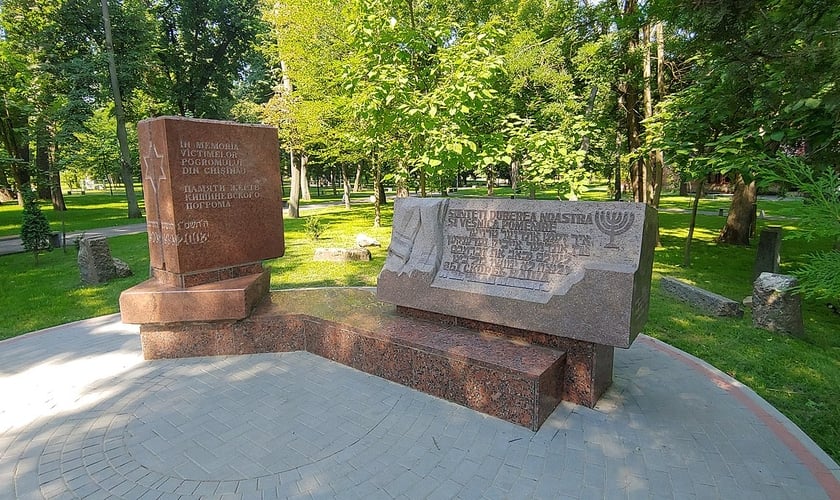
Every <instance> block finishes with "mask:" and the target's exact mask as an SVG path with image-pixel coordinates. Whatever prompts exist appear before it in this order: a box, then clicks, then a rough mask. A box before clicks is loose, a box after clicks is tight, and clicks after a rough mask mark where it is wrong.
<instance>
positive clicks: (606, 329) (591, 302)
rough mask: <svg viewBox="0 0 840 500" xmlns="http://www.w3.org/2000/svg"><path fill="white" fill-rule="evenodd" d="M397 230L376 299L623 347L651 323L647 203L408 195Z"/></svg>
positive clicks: (651, 231)
mask: <svg viewBox="0 0 840 500" xmlns="http://www.w3.org/2000/svg"><path fill="white" fill-rule="evenodd" d="M393 227H394V229H393V234H392V239H391V246H390V247H389V251H388V258H387V260H386V262H385V267H384V268H383V270H382V272H381V273H380V275H379V281H378V284H377V297H378V298H379V299H380V300H382V301H385V302H389V303H393V304H396V305H397V306H402V307H405V308H411V309H416V310H421V311H428V312H433V313H437V314H442V315H447V316H452V317H456V318H464V319H469V320H475V321H480V322H482V323H486V324H493V325H501V326H506V327H511V328H516V329H520V330H524V331H530V332H537V333H543V334H547V335H552V336H557V337H563V338H568V339H576V340H581V341H585V342H591V343H595V344H601V345H607V346H615V347H624V348H626V347H629V346H630V344H631V343H632V342H633V339H635V338H636V336H637V335H638V334H639V332H640V331H641V329H642V326H643V325H644V323H645V321H646V320H647V311H648V301H649V297H650V277H651V270H652V266H653V250H654V245H655V241H656V229H657V218H656V213H655V211H654V210H653V209H652V208H650V207H647V206H646V205H644V204H640V203H621V202H616V203H600V202H562V201H531V200H508V199H502V200H496V199H439V198H438V199H416V198H404V199H398V200H397V201H396V202H395V206H394V224H393Z"/></svg>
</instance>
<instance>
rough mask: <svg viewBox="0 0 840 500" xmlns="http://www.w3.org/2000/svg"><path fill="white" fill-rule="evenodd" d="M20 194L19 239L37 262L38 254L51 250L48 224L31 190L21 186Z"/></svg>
mask: <svg viewBox="0 0 840 500" xmlns="http://www.w3.org/2000/svg"><path fill="white" fill-rule="evenodd" d="M21 193H22V194H23V223H22V224H21V228H20V239H21V241H22V242H23V248H24V249H25V250H26V251H27V252H32V253H33V255H34V256H35V261H36V262H37V261H38V254H40V253H41V252H44V251H49V250H52V244H51V243H50V234H51V231H50V223H49V222H48V221H47V217H46V216H45V215H44V213H43V212H41V207H40V206H39V205H38V201H37V200H36V199H35V193H34V192H33V191H32V188H30V187H29V186H23V188H22V189H21Z"/></svg>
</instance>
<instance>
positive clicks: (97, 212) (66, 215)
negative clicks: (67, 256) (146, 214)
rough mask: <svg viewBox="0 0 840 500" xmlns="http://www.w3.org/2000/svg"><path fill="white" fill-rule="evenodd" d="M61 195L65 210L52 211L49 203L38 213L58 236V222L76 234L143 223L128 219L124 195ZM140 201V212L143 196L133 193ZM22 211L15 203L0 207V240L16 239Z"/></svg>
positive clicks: (140, 193) (95, 193) (7, 203)
mask: <svg viewBox="0 0 840 500" xmlns="http://www.w3.org/2000/svg"><path fill="white" fill-rule="evenodd" d="M76 193H77V194H72V195H68V194H66V193H65V195H64V203H65V204H66V205H67V210H65V211H64V212H59V211H56V210H53V208H52V204H50V203H49V202H42V203H41V211H42V212H44V215H46V216H47V220H49V221H50V229H52V230H53V231H56V232H61V230H62V229H61V228H62V221H63V222H64V231H65V232H68V233H71V232H79V231H85V230H88V229H96V228H100V227H113V226H121V225H123V224H133V223H138V222H143V219H129V218H128V202H126V201H125V192H123V191H120V192H117V191H114V195H113V196H111V195H110V194H109V193H108V192H107V191H106V192H101V191H88V192H87V193H86V194H78V192H76ZM135 193H136V194H137V196H138V197H139V198H140V210H141V211H142V210H143V194H142V192H141V191H140V190H139V189H137V190H136V191H135ZM22 218H23V209H22V208H21V207H19V206H18V205H17V203H15V202H6V203H3V204H0V237H4V236H18V235H20V225H21V221H22Z"/></svg>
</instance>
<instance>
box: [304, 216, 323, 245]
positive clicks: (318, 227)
mask: <svg viewBox="0 0 840 500" xmlns="http://www.w3.org/2000/svg"><path fill="white" fill-rule="evenodd" d="M325 229H326V227H325V225H324V223H323V222H321V219H320V218H318V217H316V216H314V215H313V216H310V217H307V218H306V222H305V223H304V224H303V230H304V232H306V235H307V236H309V238H310V239H311V240H313V241H314V240H317V239H318V238H320V237H321V235H322V234H323V233H324V230H325Z"/></svg>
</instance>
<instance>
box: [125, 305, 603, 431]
mask: <svg viewBox="0 0 840 500" xmlns="http://www.w3.org/2000/svg"><path fill="white" fill-rule="evenodd" d="M417 313H418V314H414V311H410V310H405V309H404V308H399V309H398V308H396V307H395V306H393V305H391V304H386V303H383V302H379V301H377V300H376V298H375V296H374V295H373V294H372V293H370V292H369V291H367V290H363V289H318V290H288V291H282V292H273V293H271V294H270V295H269V298H268V299H267V300H265V301H263V302H262V303H260V304H259V305H258V306H257V307H256V308H255V310H254V312H253V313H252V314H251V315H250V316H249V317H247V318H244V319H240V320H219V321H189V322H187V321H185V322H177V323H168V324H148V323H147V324H143V325H142V326H141V327H140V336H141V342H142V345H143V355H144V357H145V358H146V359H157V358H180V357H191V356H212V355H234V354H251V353H263V352H289V351H300V350H304V351H308V352H311V353H313V354H317V355H319V356H323V357H325V358H327V359H331V360H333V361H336V362H338V363H342V364H344V365H347V366H351V367H353V368H356V369H358V370H361V371H364V372H367V373H370V374H372V375H376V376H379V377H382V378H386V379H388V380H391V381H394V382H397V383H399V384H402V385H405V386H408V387H412V388H414V389H417V390H419V391H422V392H425V393H427V394H431V395H433V396H436V397H440V398H443V399H447V400H449V401H452V402H454V403H457V404H460V405H462V406H466V407H468V408H472V409H474V410H477V411H480V412H482V413H486V414H489V415H493V416H495V417H498V418H501V419H504V420H507V421H509V422H512V423H515V424H518V425H522V426H524V427H528V428H530V429H532V430H537V429H538V428H539V426H540V425H541V424H542V423H543V422H544V421H545V419H546V418H548V416H549V415H550V414H551V412H552V411H553V410H554V408H556V407H557V405H558V404H559V403H560V401H561V400H567V401H571V402H574V403H577V404H582V405H585V406H590V407H591V406H593V405H594V404H595V402H596V401H597V399H598V397H599V396H600V395H601V394H602V393H603V391H604V390H605V389H606V388H607V386H609V383H610V381H611V380H612V353H613V350H612V349H613V348H612V347H609V346H599V345H596V344H589V343H586V342H580V341H574V340H569V339H551V338H550V337H551V336H550V335H546V336H545V337H548V338H543V337H540V335H543V334H531V335H532V337H529V332H522V331H515V330H514V329H505V330H506V331H498V328H497V327H494V326H493V325H478V324H471V323H470V322H468V321H466V320H459V319H456V318H448V317H431V316H423V315H422V314H419V313H421V312H419V311H418V312H417ZM426 314H428V313H426ZM563 345H565V347H562V346H563ZM566 349H568V351H567V350H566Z"/></svg>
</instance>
